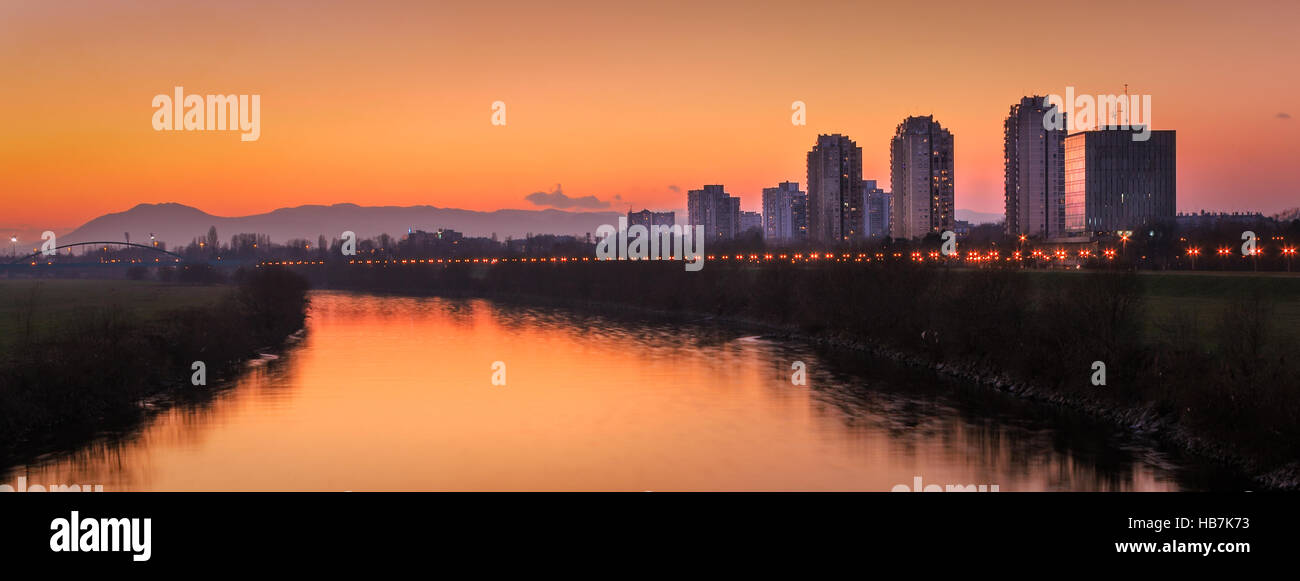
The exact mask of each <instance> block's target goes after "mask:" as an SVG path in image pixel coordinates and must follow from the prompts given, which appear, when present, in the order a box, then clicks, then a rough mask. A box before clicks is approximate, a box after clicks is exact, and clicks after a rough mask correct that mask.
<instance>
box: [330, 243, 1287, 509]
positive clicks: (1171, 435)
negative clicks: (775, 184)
mask: <svg viewBox="0 0 1300 581" xmlns="http://www.w3.org/2000/svg"><path fill="white" fill-rule="evenodd" d="M313 276H314V277H315V282H316V283H317V284H319V285H321V286H328V287H332V288H347V289H357V290H369V291H381V292H405V293H431V294H442V295H449V296H485V297H496V298H514V299H521V298H522V299H545V300H559V301H563V302H564V303H565V304H569V305H578V306H581V305H583V304H588V305H594V304H600V305H616V306H623V307H631V308H638V309H650V310H655V311H661V312H669V313H680V314H685V315H692V316H700V315H704V316H710V317H715V318H718V319H722V320H734V321H741V322H746V323H757V324H761V325H766V326H768V327H771V328H773V329H778V330H782V331H783V332H787V333H790V334H792V335H797V336H800V337H803V338H809V339H813V340H815V341H820V342H826V343H833V344H836V345H841V346H849V347H856V348H862V349H870V350H873V351H875V352H877V353H879V354H884V355H888V356H891V357H893V358H895V359H899V360H901V361H905V362H908V363H913V364H922V365H926V366H930V367H933V368H935V369H938V370H939V371H941V372H943V373H949V374H954V375H960V376H962V377H964V378H966V379H971V380H976V381H979V382H981V383H984V384H986V385H989V386H991V387H996V388H998V389H1003V390H1007V391H1012V392H1015V393H1017V394H1019V395H1022V396H1024V397H1027V398H1030V399H1035V400H1039V401H1044V402H1049V403H1051V404H1053V405H1060V406H1066V407H1071V408H1075V409H1078V410H1081V411H1084V412H1086V413H1089V414H1091V415H1094V416H1096V417H1099V418H1101V419H1104V420H1106V421H1111V422H1114V423H1117V424H1119V425H1121V426H1123V427H1125V428H1128V429H1131V430H1133V431H1135V432H1142V433H1144V434H1147V435H1151V436H1155V437H1157V438H1160V439H1162V440H1165V441H1166V442H1169V443H1171V444H1175V445H1178V446H1180V447H1182V448H1184V449H1186V450H1188V451H1190V452H1192V453H1194V454H1196V455H1199V456H1202V457H1205V458H1207V459H1209V460H1211V461H1214V462H1219V463H1223V464H1227V465H1231V466H1233V467H1234V468H1237V469H1240V470H1241V471H1243V472H1245V473H1248V474H1251V475H1254V476H1255V478H1256V479H1257V480H1258V482H1259V484H1260V486H1261V487H1266V488H1296V487H1297V485H1298V484H1300V469H1298V466H1300V463H1298V462H1297V459H1298V458H1300V356H1297V354H1296V345H1294V344H1293V342H1294V338H1293V337H1294V335H1293V334H1290V333H1289V332H1288V330H1287V329H1285V328H1283V325H1282V321H1280V320H1279V318H1278V317H1276V316H1274V312H1275V310H1276V307H1277V305H1278V304H1279V301H1286V300H1294V299H1295V297H1294V295H1290V296H1288V295H1287V293H1290V292H1291V288H1290V286H1285V285H1282V286H1279V285H1272V286H1270V285H1260V284H1256V283H1255V281H1248V280H1243V282H1242V284H1241V285H1240V288H1236V287H1233V288H1232V289H1231V290H1230V291H1226V292H1225V293H1224V296H1223V297H1220V298H1221V299H1222V303H1223V304H1224V305H1225V306H1224V307H1223V308H1222V310H1221V311H1216V312H1215V316H1214V317H1213V318H1212V320H1210V321H1209V322H1208V323H1206V322H1203V321H1202V320H1203V319H1204V317H1197V316H1194V315H1197V313H1175V314H1174V315H1173V316H1171V317H1169V318H1168V319H1167V320H1165V322H1164V323H1162V326H1163V327H1164V328H1163V329H1162V330H1161V332H1154V331H1153V330H1152V329H1151V328H1150V325H1149V324H1148V323H1149V319H1150V318H1149V317H1148V316H1147V315H1148V314H1149V311H1150V309H1153V308H1161V307H1163V306H1164V305H1157V304H1153V303H1154V302H1155V301H1154V300H1152V299H1151V297H1149V296H1147V295H1146V294H1144V292H1143V290H1142V284H1141V282H1140V281H1139V280H1138V279H1139V277H1138V276H1137V275H1135V274H1133V273H1127V272H1104V271H1103V272H1082V273H1056V274H1052V275H1050V276H1044V275H1042V273H1026V272H1023V271H1018V270H1010V269H1008V270H1002V269H980V270H946V269H942V268H929V267H922V266H916V265H909V264H905V263H904V264H897V263H895V264H884V265H864V264H856V263H844V264H836V263H830V264H818V265H801V264H752V263H739V264H727V263H715V262H711V263H709V265H708V266H707V267H706V268H705V269H704V270H703V271H701V272H686V271H684V269H683V268H682V265H681V263H673V262H664V263H658V262H622V263H586V264H495V265H487V264H468V265H451V266H432V265H423V266H398V265H374V266H351V267H348V266H339V267H336V268H327V269H323V270H316V271H315V272H314V274H313ZM1186 284H1191V285H1197V284H1199V280H1198V279H1196V278H1195V277H1188V279H1187V281H1186ZM1288 284H1289V283H1288ZM1201 327H1208V328H1201ZM1099 364H1100V365H1099ZM1103 367H1104V379H1103V377H1102V375H1099V371H1100V370H1101V369H1102V368H1103ZM1099 381H1104V384H1098V383H1099Z"/></svg>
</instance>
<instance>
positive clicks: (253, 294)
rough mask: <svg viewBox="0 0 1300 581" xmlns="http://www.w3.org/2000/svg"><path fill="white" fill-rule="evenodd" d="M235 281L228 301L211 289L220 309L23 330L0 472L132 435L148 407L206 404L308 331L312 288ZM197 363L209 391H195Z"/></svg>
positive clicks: (292, 280) (111, 312) (0, 435)
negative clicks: (238, 375)
mask: <svg viewBox="0 0 1300 581" xmlns="http://www.w3.org/2000/svg"><path fill="white" fill-rule="evenodd" d="M233 280H234V283H235V284H234V286H232V287H230V290H229V292H227V293H212V292H211V291H210V289H209V290H208V292H206V293H205V295H208V296H211V297H212V298H213V300H211V301H210V302H206V303H204V304H201V305H199V306H187V307H183V308H174V309H168V310H165V311H164V312H162V313H159V314H154V315H152V316H145V315H143V314H141V312H140V311H139V310H138V309H136V310H129V309H125V308H123V307H122V306H121V305H116V304H108V305H102V304H101V305H99V306H95V307H91V308H86V309H81V310H79V311H78V312H77V313H76V316H75V317H72V318H70V319H69V320H65V321H60V322H59V323H58V324H57V325H41V324H31V323H29V324H25V325H22V326H21V329H22V331H21V333H22V336H20V337H13V338H10V340H9V341H6V343H5V347H6V349H5V352H4V353H3V355H2V356H0V465H5V464H9V463H11V462H12V461H14V460H16V459H21V458H23V457H27V456H30V455H32V454H36V453H40V452H43V451H47V450H53V449H62V448H67V447H71V446H75V445H77V444H79V443H81V442H84V441H85V440H87V439H89V438H92V437H94V436H95V435H96V434H99V433H102V432H104V431H112V430H120V429H125V428H129V427H130V426H132V425H134V423H135V422H137V421H138V420H139V419H140V418H142V417H143V416H144V415H145V414H146V413H147V411H146V410H147V409H148V407H149V406H146V405H143V404H144V403H145V402H159V401H165V400H167V399H168V398H169V397H175V398H177V399H180V398H185V397H192V396H201V394H202V393H203V392H202V391H199V390H205V389H207V388H209V387H212V386H214V385H215V384H217V383H218V382H219V381H220V379H221V378H223V377H226V376H228V375H230V374H231V373H232V372H234V371H236V370H237V369H238V367H239V366H240V365H241V364H242V363H243V362H244V361H245V360H247V359H248V358H250V357H251V356H254V355H256V354H257V352H258V351H259V350H263V349H268V348H274V347H275V346H277V345H280V344H281V343H283V342H284V340H285V339H286V338H287V337H288V336H289V335H290V334H292V333H294V332H295V331H296V330H298V329H301V328H302V326H303V321H304V318H305V313H306V306H307V286H308V285H307V281H306V279H304V278H303V277H301V276H299V275H297V274H294V273H292V272H288V271H286V270H282V269H266V268H261V269H256V270H253V271H240V272H239V273H237V274H236V276H235V277H234V279H233ZM87 302H88V303H89V304H95V303H96V301H95V300H94V298H93V297H92V298H90V299H88V300H87ZM38 304H39V299H38V298H36V299H33V301H32V305H33V306H32V307H30V308H31V309H32V310H33V311H36V310H37V309H38V308H39V307H38V306H37V305H38ZM36 318H39V315H37V314H34V313H33V314H28V315H27V316H26V319H27V320H28V321H31V320H32V319H36ZM196 361H197V362H202V363H203V365H204V368H205V371H206V378H205V379H206V386H194V385H193V384H192V381H191V380H192V378H193V376H194V373H195V367H194V363H195V362H196ZM164 396H167V397H164Z"/></svg>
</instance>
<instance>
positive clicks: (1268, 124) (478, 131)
mask: <svg viewBox="0 0 1300 581" xmlns="http://www.w3.org/2000/svg"><path fill="white" fill-rule="evenodd" d="M119 4H121V5H125V7H123V6H118V5H119ZM171 4H172V3H171V2H154V1H148V2H132V3H109V2H101V1H85V2H62V1H50V2H39V3H36V2H31V3H22V4H18V3H15V2H12V1H8V2H4V3H3V4H0V74H2V75H3V79H4V81H3V83H0V106H3V110H4V111H5V113H6V115H5V118H6V123H5V127H4V129H3V131H0V228H8V227H16V226H18V225H28V226H31V227H36V228H41V227H49V228H55V229H57V228H66V227H69V226H75V225H78V224H80V223H81V222H84V221H85V220H88V219H90V218H93V217H95V216H98V215H100V214H103V213H106V212H114V211H121V210H124V209H126V208H129V207H130V206H132V205H134V204H136V203H139V202H165V201H175V202H180V203H184V204H188V205H192V206H196V207H198V208H201V209H203V210H206V211H208V212H211V213H214V214H219V215H242V214H250V213H258V212H264V211H268V210H271V209H274V208H276V207H282V206H293V205H299V204H307V203H323V204H329V203H337V202H354V203H359V204H365V205H388V204H391V205H409V204H431V205H437V206H444V207H462V208H470V209H481V210H490V209H497V208H535V207H536V206H533V205H532V204H530V203H529V202H527V201H525V200H524V197H525V196H526V195H528V194H529V193H532V192H535V191H539V190H546V191H549V190H551V189H552V188H553V187H554V185H555V184H557V183H558V184H562V185H563V190H564V192H565V193H566V194H569V195H570V196H575V197H577V196H587V195H594V196H597V197H598V198H600V199H602V200H611V199H612V198H613V196H614V195H616V194H617V195H619V196H621V198H622V200H623V201H621V202H619V201H614V202H613V203H612V205H611V208H613V209H617V210H620V211H622V210H626V209H627V205H628V203H631V204H634V205H635V206H637V208H640V207H642V206H650V207H664V208H681V207H684V206H685V194H684V192H685V190H686V189H690V188H695V187H699V186H700V185H701V184H705V183H722V184H725V185H726V186H727V189H728V191H729V192H731V193H732V194H738V195H740V196H742V198H743V205H744V207H745V208H746V209H753V210H757V209H758V208H759V191H760V189H761V188H763V187H768V186H771V185H775V184H776V183H777V182H780V181H783V180H797V181H799V182H801V183H802V182H803V181H805V178H804V161H805V160H804V156H805V154H806V152H807V150H808V148H810V147H811V145H812V143H813V142H814V140H815V136H816V134H818V133H832V132H838V133H845V134H847V135H849V136H850V137H852V138H853V139H855V140H857V142H858V144H859V145H860V146H862V147H863V159H864V166H865V167H864V170H863V174H864V177H866V178H868V179H872V178H875V179H879V180H881V181H882V182H887V181H888V159H889V156H888V150H887V145H888V140H889V138H890V136H891V135H892V133H893V129H894V127H895V126H896V125H897V124H898V122H899V121H900V120H902V118H903V117H905V116H907V115H909V114H930V113H933V114H934V115H935V116H936V118H937V119H938V120H939V121H940V122H941V123H943V125H944V126H945V127H947V128H949V129H950V130H952V132H953V134H954V135H955V139H956V159H957V167H956V175H957V189H956V198H957V207H959V208H965V209H971V210H977V211H985V212H1001V208H1002V190H1001V187H1002V186H1001V183H1002V142H1001V139H1002V136H1001V124H1002V120H1003V118H1004V117H1005V115H1006V113H1007V108H1008V107H1009V106H1010V105H1011V104H1012V103H1014V102H1015V101H1017V100H1018V99H1019V98H1020V97H1021V96H1022V95H1026V94H1033V93H1035V92H1037V93H1063V92H1064V90H1065V87H1066V86H1067V85H1073V86H1074V87H1076V89H1077V91H1078V92H1080V93H1092V94H1095V93H1116V92H1122V91H1123V84H1124V83H1128V84H1129V86H1130V89H1131V90H1132V91H1133V92H1135V93H1146V94H1151V95H1153V109H1154V111H1153V117H1154V126H1155V128H1156V129H1176V130H1178V149H1179V152H1178V153H1179V155H1178V158H1179V159H1178V162H1179V176H1178V184H1179V199H1178V207H1179V209H1180V210H1182V211H1187V210H1194V209H1200V208H1207V209H1226V210H1235V209H1242V210H1246V209H1249V210H1262V211H1265V212H1270V213H1271V212H1274V211H1277V210H1279V209H1282V208H1283V207H1289V206H1296V205H1300V195H1297V193H1296V189H1295V186H1294V177H1293V174H1294V172H1295V168H1296V166H1297V164H1296V162H1295V149H1296V145H1295V144H1296V143H1297V142H1298V140H1297V129H1296V127H1297V122H1300V120H1296V119H1290V118H1286V117H1285V116H1284V114H1286V115H1290V116H1294V115H1300V103H1298V102H1297V101H1298V99H1297V94H1298V92H1300V76H1298V75H1296V74H1295V63H1294V60H1295V58H1296V55H1297V54H1300V40H1298V39H1297V37H1298V36H1300V35H1297V29H1296V24H1295V23H1296V22H1297V17H1298V16H1300V3H1297V2H1295V1H1294V0H1278V1H1260V0H1254V1H1243V2H1234V3H1232V4H1230V5H1227V4H1224V3H1222V2H1203V1H1168V2H1164V1H1158V2H1151V1H1143V2H1131V1H1125V2H1099V3H1090V4H1086V5H1083V4H1078V3H1068V4H1067V3H1043V2H1008V1H1002V2H997V3H996V4H997V6H996V7H993V6H988V5H986V4H988V3H979V2H968V1H933V2H927V3H923V4H912V5H908V6H903V5H904V4H911V3H904V2H888V3H879V4H880V5H879V6H876V5H873V4H875V3H871V2H779V3H763V2H756V1H753V0H750V1H743V2H680V3H676V2H654V3H644V4H646V5H640V6H632V5H629V4H630V3H622V2H474V3H470V2H460V3H438V4H435V3H427V2H410V3H385V2H365V3H361V2H353V3H340V2H307V1H303V2H283V3H274V4H273V5H264V4H268V3H263V2H243V1H224V2H218V3H202V4H200V3H197V2H196V3H193V5H192V6H172V5H171ZM651 4H652V5H651ZM113 6H116V7H113ZM176 85H181V86H184V87H185V88H186V90H187V92H194V93H201V94H206V93H222V94H230V93H234V94H253V93H256V94H260V95H261V99H262V108H261V109H262V110H261V117H262V123H261V139H260V140H259V141H256V142H241V141H240V140H239V137H238V134H237V133H231V132H211V133H204V132H155V131H154V130H153V128H152V126H151V123H150V120H151V117H152V115H153V107H152V106H151V105H150V101H151V99H152V97H153V96H154V95H156V94H159V93H168V94H170V93H171V91H172V87H174V86H176ZM497 100H501V101H504V102H505V103H506V105H507V115H508V117H507V119H508V125H507V126H505V127H494V126H492V125H491V123H490V115H491V110H490V106H491V103H492V102H493V101H497ZM795 100H801V101H804V102H806V103H807V105H808V125H807V126H805V127H795V126H792V125H791V123H790V103H791V102H792V101H795ZM672 186H676V187H679V188H681V190H682V193H675V192H674V191H672V188H671V187H672Z"/></svg>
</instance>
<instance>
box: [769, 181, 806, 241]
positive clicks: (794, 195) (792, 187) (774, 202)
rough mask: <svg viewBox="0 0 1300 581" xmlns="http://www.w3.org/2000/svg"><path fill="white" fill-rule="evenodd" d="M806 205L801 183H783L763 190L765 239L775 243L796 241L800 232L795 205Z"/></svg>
mask: <svg viewBox="0 0 1300 581" xmlns="http://www.w3.org/2000/svg"><path fill="white" fill-rule="evenodd" d="M806 203H807V200H806V198H805V197H804V193H803V191H801V190H800V189H799V182H781V183H780V184H779V185H777V187H775V188H763V238H764V239H765V240H771V241H773V242H784V241H788V240H793V239H795V238H796V236H795V234H796V233H798V232H800V230H799V228H798V227H796V226H795V216H796V212H795V204H799V205H800V206H803V205H804V204H806ZM800 214H802V212H800ZM805 228H806V226H805Z"/></svg>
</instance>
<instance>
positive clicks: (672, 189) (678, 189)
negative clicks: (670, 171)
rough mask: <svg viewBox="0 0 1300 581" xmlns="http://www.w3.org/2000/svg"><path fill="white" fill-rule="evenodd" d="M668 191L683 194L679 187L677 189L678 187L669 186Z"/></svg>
mask: <svg viewBox="0 0 1300 581" xmlns="http://www.w3.org/2000/svg"><path fill="white" fill-rule="evenodd" d="M668 189H669V190H671V191H672V192H673V193H675V194H680V193H682V189H681V188H679V187H677V186H668Z"/></svg>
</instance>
